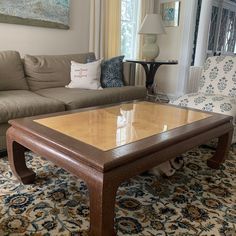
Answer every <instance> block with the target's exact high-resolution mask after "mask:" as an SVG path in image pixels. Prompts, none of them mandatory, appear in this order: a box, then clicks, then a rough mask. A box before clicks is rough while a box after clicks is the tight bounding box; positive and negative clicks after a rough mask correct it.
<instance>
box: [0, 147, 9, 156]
mask: <svg viewBox="0 0 236 236" xmlns="http://www.w3.org/2000/svg"><path fill="white" fill-rule="evenodd" d="M5 156H7V150H6V149H2V150H0V158H1V157H5Z"/></svg>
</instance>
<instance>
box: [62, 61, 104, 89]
mask: <svg viewBox="0 0 236 236" xmlns="http://www.w3.org/2000/svg"><path fill="white" fill-rule="evenodd" d="M101 61H102V60H98V61H95V62H91V63H86V64H81V63H77V62H74V61H71V82H70V83H69V84H68V85H67V86H66V87H67V88H81V89H94V90H97V89H102V88H101V83H100V76H101Z"/></svg>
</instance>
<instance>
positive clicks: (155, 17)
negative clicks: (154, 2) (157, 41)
mask: <svg viewBox="0 0 236 236" xmlns="http://www.w3.org/2000/svg"><path fill="white" fill-rule="evenodd" d="M139 34H165V29H164V26H163V23H162V19H161V15H160V14H147V15H146V16H145V18H144V20H143V22H142V25H141V26H140V29H139Z"/></svg>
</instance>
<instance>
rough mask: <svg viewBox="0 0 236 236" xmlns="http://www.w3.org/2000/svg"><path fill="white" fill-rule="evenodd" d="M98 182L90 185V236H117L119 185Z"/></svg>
mask: <svg viewBox="0 0 236 236" xmlns="http://www.w3.org/2000/svg"><path fill="white" fill-rule="evenodd" d="M104 182H105V181H101V180H100V181H96V182H94V183H92V184H90V185H88V189H89V199H90V229H89V236H115V235H116V233H115V230H114V219H115V199H116V192H117V188H118V186H117V185H114V184H113V183H111V181H110V182H109V183H106V184H105V183H104Z"/></svg>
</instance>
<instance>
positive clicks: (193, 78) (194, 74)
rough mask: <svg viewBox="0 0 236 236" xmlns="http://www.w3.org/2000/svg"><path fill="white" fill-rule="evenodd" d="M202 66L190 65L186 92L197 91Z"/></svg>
mask: <svg viewBox="0 0 236 236" xmlns="http://www.w3.org/2000/svg"><path fill="white" fill-rule="evenodd" d="M202 68H203V67H200V66H190V69H189V80H188V87H187V93H195V92H197V91H198V88H199V79H200V77H201V73H202Z"/></svg>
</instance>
